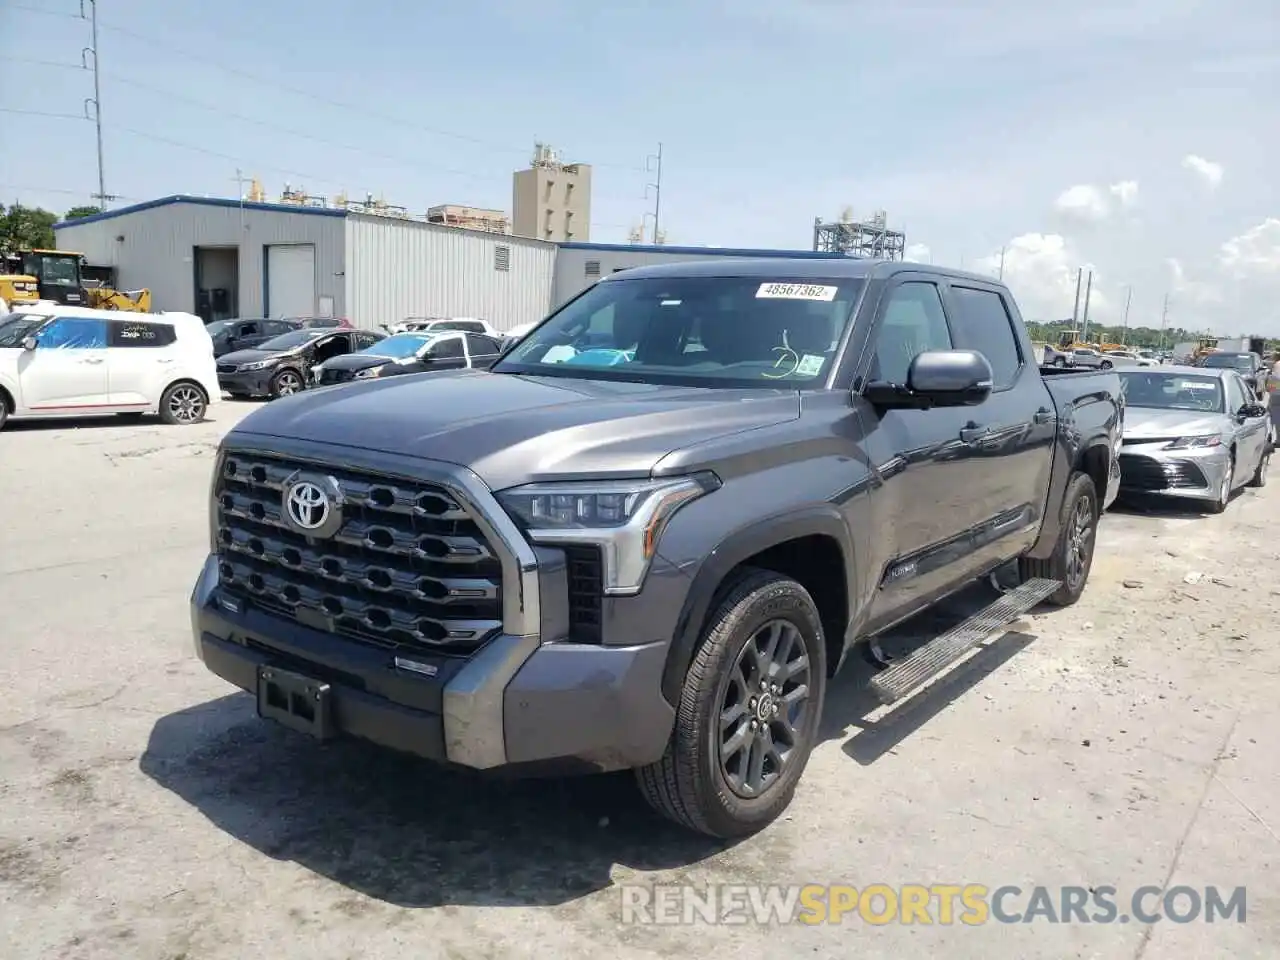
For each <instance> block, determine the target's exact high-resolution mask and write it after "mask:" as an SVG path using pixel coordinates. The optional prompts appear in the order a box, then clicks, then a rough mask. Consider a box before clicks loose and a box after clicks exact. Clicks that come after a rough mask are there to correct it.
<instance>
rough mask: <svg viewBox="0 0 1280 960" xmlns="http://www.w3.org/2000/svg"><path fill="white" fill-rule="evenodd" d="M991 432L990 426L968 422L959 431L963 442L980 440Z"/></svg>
mask: <svg viewBox="0 0 1280 960" xmlns="http://www.w3.org/2000/svg"><path fill="white" fill-rule="evenodd" d="M990 432H991V428H990V427H980V426H978V425H977V424H976V423H970V425H969V426H967V427H965V428H964V429H962V430H961V431H960V439H961V440H963V441H964V442H965V443H973V442H974V441H975V440H981V439H982V438H983V437H985V436H986V435H987V434H989V433H990Z"/></svg>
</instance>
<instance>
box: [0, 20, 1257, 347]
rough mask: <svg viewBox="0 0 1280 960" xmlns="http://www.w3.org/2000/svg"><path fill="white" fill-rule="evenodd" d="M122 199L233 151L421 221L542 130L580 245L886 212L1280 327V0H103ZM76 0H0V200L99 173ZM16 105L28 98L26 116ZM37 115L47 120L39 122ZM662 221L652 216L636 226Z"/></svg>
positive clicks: (1145, 312) (1016, 254)
mask: <svg viewBox="0 0 1280 960" xmlns="http://www.w3.org/2000/svg"><path fill="white" fill-rule="evenodd" d="M98 7H99V38H98V49H99V51H100V53H101V71H100V79H101V92H100V98H99V99H100V101H101V111H102V124H103V147H104V167H105V181H106V189H107V192H108V193H109V194H113V195H116V196H118V197H119V198H120V199H119V200H117V201H114V203H115V205H120V204H123V203H125V202H127V201H136V200H146V199H152V198H155V197H160V196H166V195H170V194H175V193H192V194H203V195H209V196H225V197H235V196H238V195H239V194H240V191H241V186H240V185H239V184H238V183H237V179H236V178H237V171H239V172H240V173H239V175H240V176H242V177H244V178H254V177H256V178H257V179H258V180H260V181H261V183H262V185H263V186H264V188H265V189H266V191H267V193H268V195H269V196H270V197H274V196H277V195H278V193H279V191H280V190H281V189H282V188H283V187H284V185H285V184H286V183H289V184H291V185H292V186H293V187H294V188H298V187H302V188H305V190H306V191H307V192H308V193H311V194H317V195H324V196H328V197H333V196H334V195H336V194H337V193H339V192H343V191H345V192H346V194H347V195H348V196H349V197H351V198H353V199H359V198H363V197H364V195H365V194H366V193H372V194H374V195H375V196H378V197H381V198H382V199H384V200H386V201H387V202H388V203H393V204H397V205H401V206H404V207H407V208H409V209H410V210H411V211H413V212H415V213H418V214H422V213H424V212H425V210H426V208H427V207H429V206H432V205H435V204H438V203H462V204H468V205H473V206H484V207H499V208H503V209H507V210H509V209H510V207H511V174H512V172H513V171H515V170H517V169H520V168H522V167H524V166H526V165H527V163H528V160H529V158H530V156H531V154H532V148H533V144H534V142H535V141H544V142H546V143H549V144H550V145H552V146H554V147H555V148H557V149H558V150H559V151H560V153H561V155H562V156H563V158H564V159H566V160H568V161H581V162H585V163H590V164H592V165H593V166H594V171H593V183H594V188H593V196H592V213H591V221H592V226H591V239H592V240H595V241H602V242H624V241H625V239H626V236H627V232H628V230H629V229H630V228H632V227H634V226H637V225H639V224H640V223H641V222H642V220H643V219H645V217H646V214H651V212H652V210H653V204H654V198H655V190H654V189H653V187H652V186H651V185H652V184H653V183H654V182H655V180H656V179H657V178H656V174H655V171H654V170H653V169H652V167H653V166H654V163H653V160H652V157H653V155H655V154H656V153H657V151H658V145H659V144H661V145H662V157H663V163H662V177H661V193H660V196H661V206H660V211H659V212H660V216H661V226H662V229H663V231H664V233H665V234H666V241H667V242H668V243H671V244H682V245H708V246H732V247H768V248H799V249H809V248H811V247H812V239H813V223H814V219H815V218H816V217H821V218H823V219H824V220H833V219H837V218H838V217H839V216H840V213H841V211H842V210H843V209H844V208H846V207H851V208H852V209H853V211H854V214H855V216H856V217H858V218H869V217H870V216H871V214H872V213H873V212H874V211H876V210H885V211H887V213H888V220H889V225H890V226H891V227H893V228H896V229H899V230H902V231H904V232H905V234H906V237H907V243H908V253H909V256H910V257H911V258H912V259H917V260H922V261H926V262H929V261H931V262H934V263H938V264H944V265H948V266H957V267H964V268H966V269H970V270H975V271H980V272H987V273H1000V262H1001V251H1002V250H1003V251H1004V252H1003V278H1004V280H1005V281H1006V282H1008V283H1009V285H1010V286H1011V287H1012V289H1013V291H1014V293H1015V295H1016V296H1017V298H1018V300H1019V302H1020V304H1021V305H1022V309H1023V313H1024V316H1025V317H1026V318H1027V319H1028V320H1061V319H1064V318H1067V317H1070V316H1071V312H1072V303H1073V299H1074V294H1075V282H1076V271H1077V269H1078V268H1084V269H1085V270H1086V271H1087V270H1092V271H1093V293H1092V297H1091V300H1090V319H1091V321H1099V322H1102V323H1120V322H1122V321H1123V318H1124V315H1125V304H1126V301H1128V302H1129V304H1130V309H1129V312H1128V319H1129V323H1130V324H1131V325H1134V326H1159V325H1160V320H1161V315H1162V311H1163V305H1164V300H1165V297H1166V295H1167V296H1168V313H1167V318H1168V323H1169V325H1170V326H1182V327H1186V328H1189V329H1205V330H1209V331H1212V332H1215V333H1219V334H1270V335H1272V336H1280V165H1278V164H1277V160H1276V157H1277V156H1278V155H1280V8H1277V6H1276V0H1216V2H1212V3H1210V2H1200V0H1129V2H1127V3H1117V2H1115V0H1077V2H1072V3H1062V2H1058V0H1041V2H1039V3H1027V2H1025V0H1020V2H1018V0H968V2H964V0H951V2H949V3H948V2H942V0H895V2H893V3H888V2H886V3H881V4H870V3H865V2H862V0H682V2H681V0H612V2H608V3H603V2H597V3H589V2H586V0H534V2H517V0H468V2H466V3H451V2H445V0H361V2H358V3H356V2H343V0H309V2H306V3H303V2H298V0H270V2H262V0H258V2H253V3H251V2H248V0H221V2H219V3H216V4H214V3H190V2H186V3H175V2H173V0H99V3H98ZM90 43H91V38H90V30H89V24H88V21H86V20H82V19H80V0H0V202H5V203H11V202H13V201H15V200H17V201H20V202H23V203H26V204H31V205H40V206H44V207H47V208H49V209H54V210H57V211H59V212H61V211H65V210H66V209H68V208H69V207H71V206H73V205H76V204H81V203H89V202H92V201H91V200H90V195H91V194H93V193H94V192H96V190H97V165H96V152H95V140H94V127H93V124H92V123H90V122H88V121H86V120H85V119H83V114H84V111H85V110H86V109H89V110H91V109H92V107H91V106H89V107H86V105H85V102H84V101H85V98H86V97H92V96H93V80H92V74H91V72H90V71H88V70H85V69H83V67H82V66H81V53H80V50H81V48H82V47H85V46H88V45H89V44H90ZM16 111H20V112H16ZM48 114H52V116H49V115H48ZM647 222H648V224H649V225H650V226H651V225H652V216H651V215H650V216H649V217H648V218H647Z"/></svg>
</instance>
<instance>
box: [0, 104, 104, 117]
mask: <svg viewBox="0 0 1280 960" xmlns="http://www.w3.org/2000/svg"><path fill="white" fill-rule="evenodd" d="M0 113H11V114H14V115H15V116H19V117H48V118H49V119H51V120H88V119H89V118H88V117H86V116H85V115H84V114H83V113H50V112H49V111H48V110H17V109H15V108H13V107H0Z"/></svg>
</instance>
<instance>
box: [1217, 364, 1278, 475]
mask: <svg viewBox="0 0 1280 960" xmlns="http://www.w3.org/2000/svg"><path fill="white" fill-rule="evenodd" d="M1226 380H1227V382H1226V388H1227V401H1226V402H1227V413H1228V415H1229V416H1231V417H1232V420H1233V422H1234V423H1235V426H1236V471H1235V483H1237V484H1240V483H1244V482H1245V481H1246V480H1248V479H1249V478H1250V477H1252V476H1253V473H1254V471H1255V470H1256V469H1257V468H1258V462H1259V461H1260V460H1261V459H1262V452H1263V450H1264V449H1265V447H1266V443H1267V425H1268V423H1269V421H1270V419H1271V415H1270V411H1268V412H1267V414H1266V415H1265V416H1258V417H1250V416H1246V415H1245V411H1246V410H1249V412H1252V410H1251V409H1250V408H1252V407H1253V406H1255V405H1257V403H1258V399H1257V397H1256V396H1255V395H1254V393H1253V391H1252V390H1250V389H1249V385H1248V384H1247V383H1245V381H1244V378H1243V377H1241V376H1240V374H1238V373H1236V372H1235V371H1234V370H1233V371H1232V372H1231V373H1229V374H1227V377H1226Z"/></svg>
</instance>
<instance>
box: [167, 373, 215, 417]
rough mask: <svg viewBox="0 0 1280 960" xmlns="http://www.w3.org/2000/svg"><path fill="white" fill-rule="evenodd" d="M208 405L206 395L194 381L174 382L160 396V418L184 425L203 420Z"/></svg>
mask: <svg viewBox="0 0 1280 960" xmlns="http://www.w3.org/2000/svg"><path fill="white" fill-rule="evenodd" d="M208 407H209V399H208V397H206V396H205V395H204V391H203V390H201V389H200V388H199V387H197V386H196V385H195V384H194V383H175V384H174V385H173V386H171V387H170V388H169V389H168V390H166V391H165V392H164V396H162V397H161V398H160V419H161V420H163V421H164V422H165V423H169V424H174V425H176V426H184V427H186V426H190V425H191V424H193V423H199V422H200V421H201V420H203V419H204V414H205V411H206V410H207V409H208Z"/></svg>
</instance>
